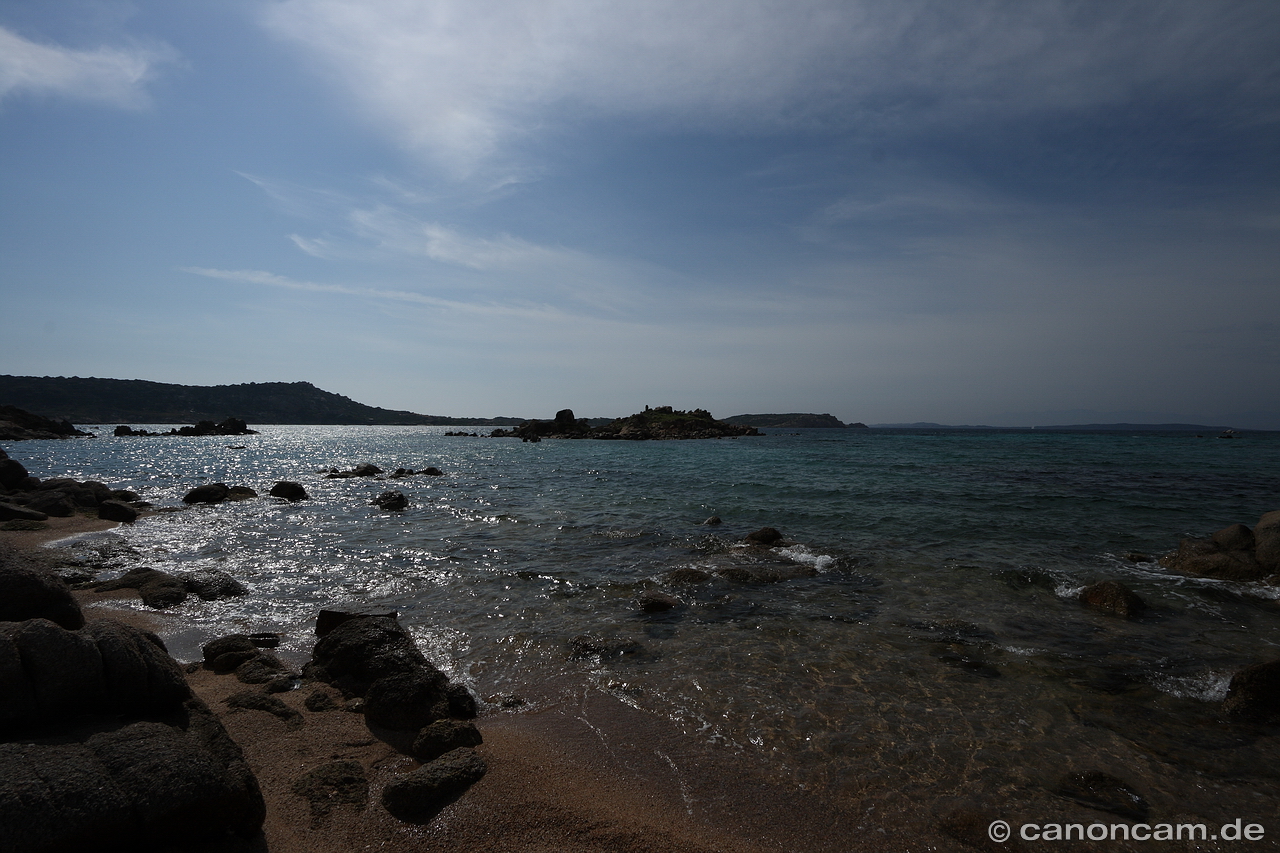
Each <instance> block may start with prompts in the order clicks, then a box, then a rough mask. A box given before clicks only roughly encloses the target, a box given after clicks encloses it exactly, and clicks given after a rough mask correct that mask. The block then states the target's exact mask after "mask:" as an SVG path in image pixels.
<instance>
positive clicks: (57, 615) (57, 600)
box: [0, 554, 84, 630]
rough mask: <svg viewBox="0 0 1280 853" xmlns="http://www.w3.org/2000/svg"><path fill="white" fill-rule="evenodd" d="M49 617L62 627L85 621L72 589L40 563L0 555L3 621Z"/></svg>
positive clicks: (0, 604) (0, 614)
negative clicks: (30, 562) (25, 561)
mask: <svg viewBox="0 0 1280 853" xmlns="http://www.w3.org/2000/svg"><path fill="white" fill-rule="evenodd" d="M27 619H48V620H50V621H51V622H54V623H56V624H58V625H61V626H62V627H63V628H71V629H73V630H74V629H76V628H79V627H80V626H82V625H83V624H84V614H82V613H81V612H80V605H79V604H77V603H76V600H75V598H74V597H73V596H72V595H71V588H70V587H68V586H67V584H66V583H65V582H64V581H63V580H62V578H59V577H58V576H57V575H54V574H53V573H52V572H49V571H47V570H46V569H45V568H43V567H42V566H39V565H34V564H29V563H24V562H23V561H22V559H21V558H20V557H18V556H17V555H15V554H0V622H24V621H26V620H27Z"/></svg>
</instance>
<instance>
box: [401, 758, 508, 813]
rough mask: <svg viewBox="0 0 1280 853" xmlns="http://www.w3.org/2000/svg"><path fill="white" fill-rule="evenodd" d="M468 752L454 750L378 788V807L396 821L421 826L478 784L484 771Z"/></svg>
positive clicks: (485, 766) (480, 760) (483, 765)
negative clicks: (396, 819) (379, 800)
mask: <svg viewBox="0 0 1280 853" xmlns="http://www.w3.org/2000/svg"><path fill="white" fill-rule="evenodd" d="M488 769H489V768H488V766H487V765H486V764H485V762H484V759H483V758H481V757H480V755H479V754H478V753H477V752H475V751H474V750H471V749H466V748H462V749H455V750H453V751H452V752H448V753H446V754H445V755H442V756H441V757H439V758H437V759H436V760H435V761H432V762H430V763H428V764H424V765H422V766H421V767H419V768H418V769H417V770H414V771H413V772H412V773H408V774H406V775H404V776H401V777H400V778H398V779H395V780H393V781H392V782H390V783H388V784H387V786H386V787H385V788H383V789H382V804H383V806H385V807H386V809H387V811H389V812H390V813H391V814H392V815H393V816H395V817H396V818H398V819H400V820H403V821H406V822H409V823H425V822H427V821H429V820H431V819H432V818H433V817H435V816H436V814H438V813H439V811H440V809H441V808H442V807H443V806H445V805H447V804H448V803H450V802H452V801H453V800H455V799H457V798H458V797H459V796H461V795H462V794H463V793H464V792H465V791H466V790H467V789H468V788H470V787H471V786H472V785H474V784H475V783H476V782H478V781H480V779H481V778H483V777H484V774H485V773H486V772H487V771H488Z"/></svg>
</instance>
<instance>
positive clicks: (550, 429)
mask: <svg viewBox="0 0 1280 853" xmlns="http://www.w3.org/2000/svg"><path fill="white" fill-rule="evenodd" d="M490 435H491V436H492V437H494V438H519V439H522V440H523V441H541V440H542V439H544V438H598V439H621V440H627V441H647V440H654V439H689V438H730V437H736V436H741V435H760V432H759V430H757V429H756V428H755V427H752V426H739V425H737V424H730V423H725V422H724V421H718V420H716V419H715V418H713V417H711V413H710V412H708V411H707V410H705V409H694V410H693V411H690V412H683V411H677V410H674V409H672V408H671V407H670V406H659V407H658V408H656V409H651V408H649V407H648V406H646V407H645V410H644V411H643V412H639V413H637V414H634V415H631V416H630V417H626V418H618V419H616V420H614V421H612V422H610V423H607V424H604V425H602V426H596V427H593V426H591V424H590V423H589V422H588V421H587V419H586V418H581V419H579V418H575V417H574V416H573V410H572V409H561V410H560V411H558V412H556V416H555V420H550V421H539V420H532V421H526V422H525V423H523V424H521V425H520V426H518V427H515V428H514V429H509V430H508V429H495V430H494V431H493V432H492V433H490Z"/></svg>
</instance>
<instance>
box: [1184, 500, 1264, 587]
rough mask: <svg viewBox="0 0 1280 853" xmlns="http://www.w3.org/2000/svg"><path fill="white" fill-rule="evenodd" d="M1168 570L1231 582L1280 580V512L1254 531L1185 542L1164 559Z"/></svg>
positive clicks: (1229, 530)
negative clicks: (1270, 577) (1274, 577)
mask: <svg viewBox="0 0 1280 853" xmlns="http://www.w3.org/2000/svg"><path fill="white" fill-rule="evenodd" d="M1160 564H1161V565H1163V566H1164V567H1165V568H1169V569H1173V570H1175V571H1179V572H1185V573H1186V574H1189V575H1199V576H1200V577H1206V578H1217V579H1218V580H1228V581H1258V580H1262V579H1264V578H1267V577H1269V576H1276V577H1277V579H1278V580H1280V510H1274V511H1272V512H1268V513H1266V514H1264V515H1263V516H1262V518H1260V519H1258V523H1257V524H1256V525H1254V527H1253V529H1252V530H1250V529H1249V528H1248V527H1246V526H1245V525H1243V524H1233V525H1231V526H1230V527H1224V528H1223V529H1222V530H1219V531H1218V532H1217V533H1215V534H1213V535H1212V536H1210V537H1209V538H1208V539H1183V540H1182V541H1181V542H1180V543H1179V544H1178V550H1177V551H1176V552H1174V553H1172V554H1167V555H1165V556H1164V557H1162V558H1161V559H1160Z"/></svg>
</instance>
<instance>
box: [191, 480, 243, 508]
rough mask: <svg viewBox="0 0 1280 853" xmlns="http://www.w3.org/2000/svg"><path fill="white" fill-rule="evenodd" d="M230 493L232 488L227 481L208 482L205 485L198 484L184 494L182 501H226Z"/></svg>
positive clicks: (207, 502) (215, 502)
mask: <svg viewBox="0 0 1280 853" xmlns="http://www.w3.org/2000/svg"><path fill="white" fill-rule="evenodd" d="M230 494H231V488H230V487H229V486H228V485H227V484H226V483H206V484H205V485H203V486H196V487H195V488H194V489H192V490H191V491H189V492H187V493H186V494H185V495H183V496H182V502H183V503H185V504H217V503H222V502H223V501H225V500H226V499H227V498H228V497H229V496H230Z"/></svg>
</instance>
